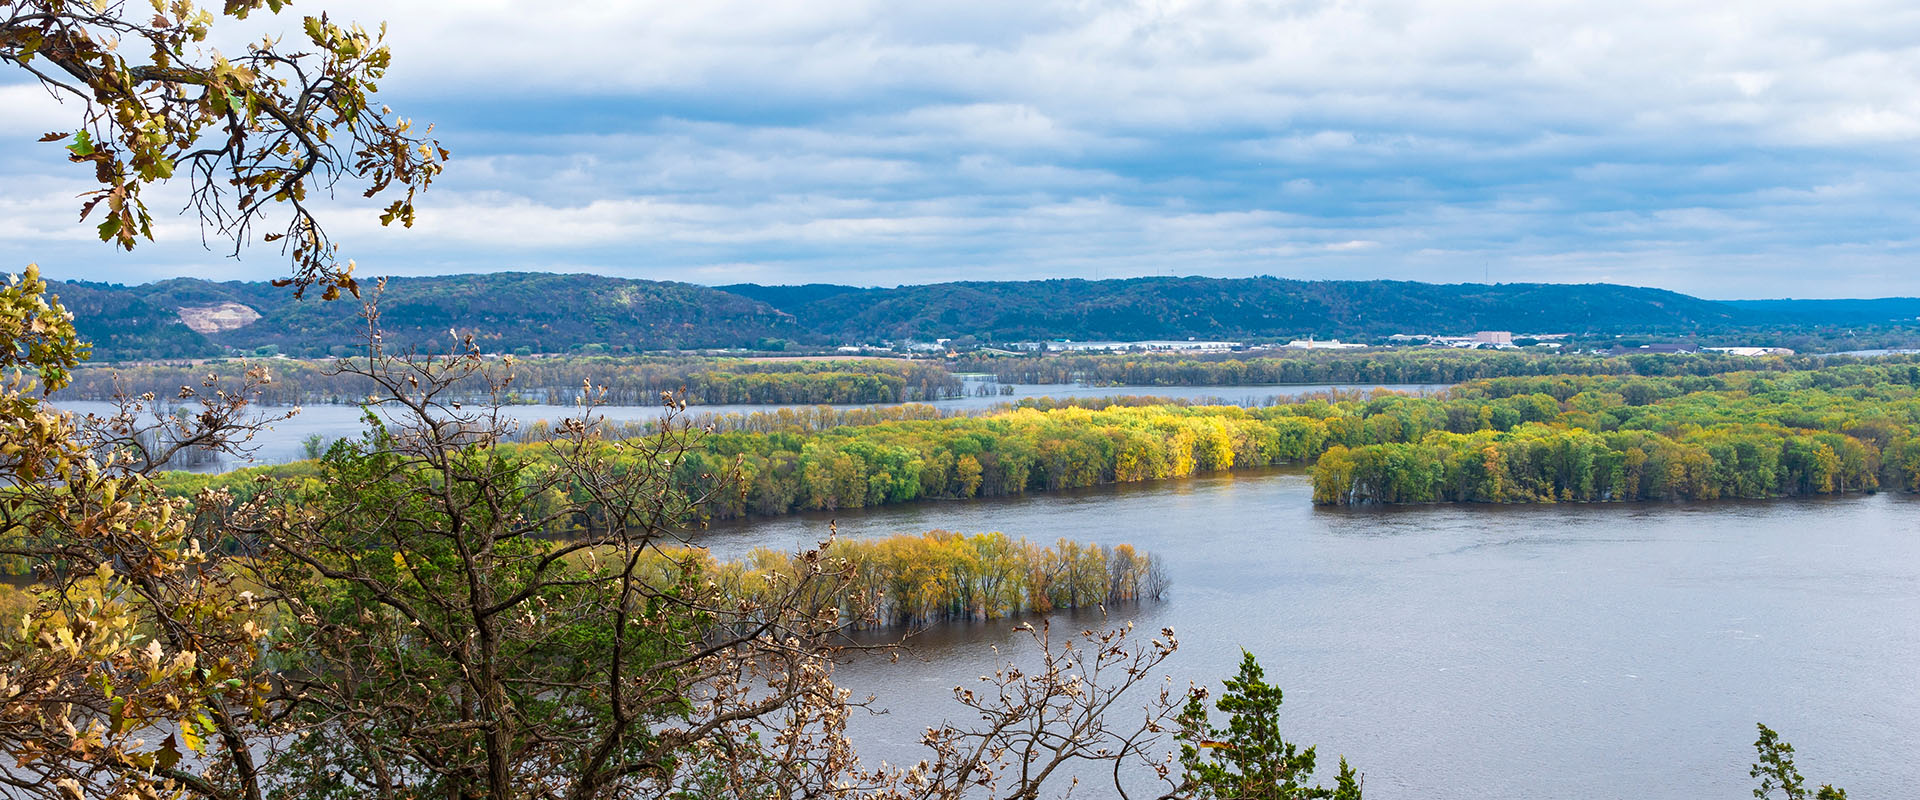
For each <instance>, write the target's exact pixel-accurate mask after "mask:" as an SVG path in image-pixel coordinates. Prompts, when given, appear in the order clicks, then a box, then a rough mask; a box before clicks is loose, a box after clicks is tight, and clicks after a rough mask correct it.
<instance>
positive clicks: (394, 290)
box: [57, 273, 1920, 360]
mask: <svg viewBox="0 0 1920 800" xmlns="http://www.w3.org/2000/svg"><path fill="white" fill-rule="evenodd" d="M57 291H58V292H59V293H60V294H61V295H62V296H63V297H65V298H66V299H67V301H68V302H69V304H71V305H72V306H73V308H74V310H75V312H76V314H77V315H78V317H79V323H80V325H81V328H82V330H83V331H84V332H85V333H86V334H87V335H88V336H90V337H91V338H92V340H93V341H94V342H95V343H96V352H97V356H96V357H97V358H100V359H102V360H121V359H135V358H178V357H190V356H214V355H222V354H225V353H228V352H230V351H232V350H240V351H255V350H258V349H260V348H264V347H273V348H277V349H278V351H279V352H282V353H286V354H289V355H301V356H314V355H325V354H327V353H328V352H330V351H332V352H344V348H346V347H348V346H351V345H352V344H353V343H354V342H356V341H358V340H359V338H360V337H361V336H363V335H364V334H363V333H362V332H363V331H364V322H363V321H362V320H361V319H360V318H359V305H358V304H356V303H353V302H351V301H344V302H335V303H325V302H322V301H320V300H318V299H314V298H309V299H307V300H300V301H296V300H294V299H293V297H292V294H291V293H290V292H288V291H286V290H284V289H278V288H275V287H273V286H272V285H270V284H268V283H266V282H225V283H215V282H211V281H203V280H197V279H191V278H177V279H172V280H166V281H160V282H157V283H151V284H145V285H141V286H118V285H112V284H101V283H66V284H61V285H59V287H58V289H57ZM380 308H381V315H382V323H383V325H384V328H385V331H386V341H387V342H388V343H389V344H400V345H403V346H405V345H426V346H432V347H444V346H445V345H446V343H447V342H448V341H449V335H448V331H449V330H457V331H459V332H461V333H462V334H463V335H464V334H466V333H473V334H474V335H475V336H477V337H478V339H479V341H480V343H481V345H482V347H484V348H485V349H487V350H488V351H490V352H512V351H514V350H519V349H525V350H530V351H533V352H543V353H551V352H572V351H576V350H579V349H581V348H583V347H585V348H588V349H590V350H608V351H614V352H625V351H635V350H661V349H675V348H714V347H748V348H755V347H758V348H778V347H780V346H781V343H782V342H783V341H793V342H800V343H804V344H809V345H838V344H848V343H860V342H880V341H899V340H902V339H923V340H924V339H933V338H938V337H955V338H958V337H963V336H973V337H976V338H978V339H980V340H981V341H991V342H1010V341H1020V340H1033V339H1062V338H1064V339H1077V340H1083V341H1084V340H1097V339H1118V340H1136V339H1184V338H1187V337H1196V338H1203V339H1235V340H1272V339H1287V338H1293V337H1304V336H1308V335H1312V336H1317V337H1320V338H1333V337H1345V338H1349V339H1354V338H1359V339H1376V338H1378V337H1382V336H1385V335H1388V334H1392V333H1401V332H1407V333H1434V334H1448V333H1461V332H1469V331H1474V330H1511V331H1517V332H1535V333H1573V334H1614V333H1624V334H1644V335H1651V336H1673V335H1690V334H1699V333H1713V332H1720V333H1725V332H1729V331H1752V330H1757V329H1759V328H1763V327H1764V328H1769V329H1772V330H1774V332H1775V333H1777V332H1778V331H1779V329H1781V328H1782V327H1783V326H1785V327H1792V326H1812V325H1862V326H1872V325H1885V324H1889V323H1891V322H1893V321H1895V320H1901V319H1905V320H1909V321H1910V320H1911V319H1912V317H1913V316H1915V315H1920V301H1916V300H1904V299H1885V300H1760V301H1737V302H1731V303H1722V302H1714V301H1709V300H1702V299H1700V298H1697V297H1690V296H1687V295H1683V294H1677V293H1674V292H1668V291H1663V290H1659V289H1644V288H1636V287H1630V286H1616V285H1610V284H1582V285H1569V284H1497V285H1484V284H1427V283H1414V282H1408V281H1295V280H1284V279H1278V278H1244V279H1219V278H1195V277H1188V278H1135V279H1128V280H1108V281H1084V280H1045V281H1023V282H1015V281H1000V282H978V281H966V282H958V283H943V284H933V285H927V286H901V287H896V288H891V289H869V288H859V287H853V286H836V285H830V284H808V285H802V286H759V285H755V284H740V285H734V286H725V287H706V286H696V285H693V284H686V283H669V282H660V281H646V280H631V279H624V278H609V277H603V276H597V275H554V274H547V273H492V274H485V275H451V276H440V277H431V278H395V279H393V280H391V281H390V282H389V283H388V285H387V288H386V292H385V295H384V297H383V298H382V299H381V303H380ZM183 318H184V319H185V320H186V323H191V327H189V324H186V323H183V321H182V320H183Z"/></svg>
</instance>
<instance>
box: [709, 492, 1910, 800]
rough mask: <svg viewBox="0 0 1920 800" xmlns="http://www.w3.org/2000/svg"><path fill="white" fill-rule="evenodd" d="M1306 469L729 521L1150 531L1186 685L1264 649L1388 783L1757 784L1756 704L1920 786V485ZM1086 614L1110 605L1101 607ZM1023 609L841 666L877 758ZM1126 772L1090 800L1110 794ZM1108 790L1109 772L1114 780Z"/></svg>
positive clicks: (1830, 765)
mask: <svg viewBox="0 0 1920 800" xmlns="http://www.w3.org/2000/svg"><path fill="white" fill-rule="evenodd" d="M1310 494H1311V492H1310V486H1309V482H1308V479H1307V477H1306V475H1305V474H1304V473H1303V472H1301V471H1298V470H1291V471H1289V470H1273V471H1264V472H1257V473H1236V474H1232V475H1216V476H1209V477H1199V478H1193V479H1187V480H1178V481H1166V482H1159V483H1153V484H1142V485H1133V486H1123V487H1102V488H1097V489H1093V490H1086V491H1078V492H1069V493H1060V494H1049V495H1034V496H1027V497H1019V498H1010V499H1003V500H989V501H970V502H965V503H960V502H946V503H941V502H927V503H917V504H912V505H907V506H899V507H890V508H880V509H869V510H864V511H855V512H839V513H837V514H833V515H825V514H806V515H797V516H792V517H785V518H778V519H772V520H766V521H759V522H745V523H733V524H726V525H717V526H715V527H714V528H712V529H709V530H707V531H705V532H701V533H698V534H696V535H695V536H694V541H695V543H698V544H703V545H706V546H708V547H710V548H712V549H713V550H714V551H715V552H716V554H717V555H721V556H732V555H737V554H739V553H742V552H745V551H746V550H747V549H750V548H752V547H757V546H765V547H775V548H783V549H792V548H796V547H803V546H807V545H809V544H811V543H812V542H814V541H815V540H817V539H818V538H819V537H821V536H823V535H824V534H825V532H826V527H827V523H828V520H829V519H830V518H837V522H838V526H839V532H840V535H841V536H846V537H878V536H884V535H888V534H891V533H895V532H922V531H926V530H929V529H933V528H944V529H948V530H957V531H966V532H977V531H987V530H998V531H1005V532H1007V533H1009V534H1013V535H1018V536H1025V537H1027V538H1029V539H1032V540H1037V541H1043V542H1051V541H1052V540H1054V539H1056V538H1059V537H1068V538H1071V539H1075V540H1080V541H1085V542H1101V543H1107V544H1118V543H1121V542H1130V543H1132V544H1134V545H1136V546H1140V547H1144V548H1146V549H1148V550H1150V551H1152V552H1154V553H1157V554H1159V555H1160V556H1161V557H1162V558H1164V559H1165V560H1166V566H1167V569H1168V571H1169V573H1170V575H1171V577H1172V579H1173V591H1172V594H1171V596H1170V597H1169V598H1168V599H1167V600H1165V601H1162V602H1159V603H1152V604H1147V605H1143V606H1138V607H1132V608H1127V609H1122V610H1119V611H1116V612H1115V613H1114V614H1113V617H1112V619H1113V621H1114V622H1116V623H1117V622H1119V621H1122V620H1131V621H1133V622H1135V624H1136V626H1137V628H1138V629H1140V630H1142V631H1143V632H1144V631H1155V630H1158V629H1160V628H1161V627H1163V626H1170V627H1172V628H1174V629H1175V631H1176V632H1177V633H1178V635H1179V638H1180V640H1181V647H1180V651H1179V652H1178V653H1177V654H1176V655H1175V656H1174V657H1173V658H1172V659H1171V660H1170V661H1169V662H1168V663H1167V665H1166V667H1167V671H1168V673H1169V674H1170V675H1171V676H1172V678H1173V679H1174V680H1175V681H1176V683H1177V684H1178V685H1181V686H1184V685H1186V683H1187V682H1188V681H1195V682H1202V683H1209V684H1212V685H1213V686H1214V687H1215V690H1216V692H1217V691H1218V682H1219V679H1220V678H1221V677H1224V676H1226V675H1229V674H1231V672H1232V671H1233V670H1234V669H1235V668H1236V667H1237V665H1238V662H1239V658H1240V650H1241V649H1242V648H1245V649H1246V650H1248V651H1250V652H1252V653H1254V654H1255V655H1256V656H1258V657H1259V659H1260V661H1261V663H1262V664H1263V665H1264V666H1265V667H1266V670H1267V677H1268V680H1269V681H1271V682H1273V683H1276V684H1278V685H1280V686H1281V687H1282V688H1284V689H1285V691H1286V704H1285V706H1284V708H1283V710H1282V719H1283V724H1284V726H1285V728H1284V729H1285V731H1286V732H1287V733H1288V735H1289V738H1290V739H1291V740H1293V741H1296V742H1300V743H1317V744H1318V745H1319V746H1320V758H1321V764H1322V773H1321V774H1322V775H1323V776H1324V777H1327V779H1328V780H1329V781H1330V776H1331V774H1332V768H1333V765H1334V764H1337V763H1338V761H1337V760H1338V757H1339V756H1340V755H1342V754H1344V755H1345V756H1346V757H1347V758H1348V759H1349V760H1350V761H1351V762H1352V763H1353V764H1354V765H1355V766H1356V767H1357V768H1359V769H1360V770H1361V771H1362V772H1364V773H1365V778H1366V792H1367V796H1368V797H1369V798H1372V799H1373V800H1429V799H1431V798H1463V800H1464V799H1465V798H1476V799H1477V798H1513V799H1514V800H1540V799H1542V798H1636V799H1639V798H1676V799H1677V798H1689V799H1691V798H1712V797H1719V798H1737V797H1748V796H1750V791H1751V788H1752V786H1753V782H1752V780H1751V779H1750V778H1748V776H1747V768H1748V765H1749V764H1750V763H1751V762H1752V760H1753V751H1752V746H1751V745H1752V742H1753V740H1754V739H1755V736H1756V731H1755V728H1754V723H1755V722H1765V723H1767V724H1768V725H1769V726H1771V727H1773V728H1775V729H1776V730H1779V731H1780V732H1781V733H1782V735H1783V737H1784V738H1786V739H1787V740H1788V741H1790V742H1792V743H1793V744H1794V745H1795V746H1796V747H1797V748H1798V753H1797V755H1798V761H1799V766H1800V768H1801V771H1802V772H1803V773H1805V774H1806V775H1807V776H1808V777H1809V779H1810V782H1811V783H1813V784H1814V785H1818V784H1819V783H1821V782H1834V783H1838V784H1840V785H1841V786H1843V787H1844V788H1846V789H1847V790H1848V791H1849V795H1850V796H1852V797H1855V798H1862V799H1865V798H1905V797H1913V796H1915V793H1916V789H1915V787H1920V758H1916V756H1920V536H1917V535H1916V533H1920V516H1916V513H1915V512H1917V511H1920V500H1915V499H1913V498H1910V497H1906V496H1900V495H1894V494H1880V495H1874V496H1852V497H1841V498H1827V499H1810V500H1782V501H1773V502H1720V503H1697V504H1643V505H1557V506H1532V507H1488V506H1428V507H1411V508H1394V509H1361V510H1330V509H1321V508H1315V507H1313V506H1312V505H1311V503H1310V502H1309V498H1310ZM1076 624H1085V623H1084V622H1079V623H1076ZM994 645H998V646H1000V647H1001V649H1002V650H1006V651H1009V652H1018V651H1019V647H1020V646H1021V645H1020V642H1019V640H1018V639H1017V637H1016V635H1015V634H1013V633H1012V632H1011V623H995V624H976V625H968V626H959V627H949V628H942V629H937V630H934V631H930V632H928V633H925V634H922V635H920V636H917V637H915V638H914V639H913V640H912V642H911V643H910V644H909V645H908V652H907V654H906V656H905V657H903V658H902V659H901V660H900V662H899V663H898V664H889V663H887V662H886V661H885V660H883V659H878V658H862V659H855V660H854V661H853V662H852V663H850V664H848V665H846V666H845V667H843V668H842V669H841V671H840V673H839V675H840V678H841V680H842V682H843V683H844V684H845V685H847V686H848V687H850V688H852V689H854V690H855V692H856V694H860V695H865V694H868V693H871V694H873V695H876V696H877V698H878V704H879V705H880V706H882V707H885V708H886V709H888V712H889V713H887V714H885V715H883V716H873V717H868V716H863V715H856V718H855V720H854V724H853V727H854V733H855V735H856V736H857V737H858V739H859V741H860V742H861V744H862V750H863V753H865V754H866V755H867V757H868V758H872V759H886V760H889V761H893V762H895V763H900V762H907V761H912V760H917V759H918V758H919V753H918V751H917V750H916V748H915V746H914V745H913V742H914V741H916V740H917V738H918V734H919V732H920V730H921V729H922V728H923V727H924V726H925V725H927V724H929V723H931V722H934V721H936V720H937V719H938V718H939V717H941V716H942V715H945V714H952V713H955V712H956V711H957V710H958V707H957V706H956V705H955V704H954V703H953V702H952V701H951V700H950V699H949V697H950V691H949V690H950V689H951V687H953V686H955V685H957V684H960V683H971V682H974V681H975V680H976V679H977V678H978V676H980V675H983V674H987V673H990V672H991V671H992V670H993V667H994V665H995V664H997V663H998V661H999V658H1000V657H999V656H998V655H996V653H995V652H994V651H993V650H992V649H991V648H992V646H994ZM1101 788H1102V787H1100V786H1097V785H1096V786H1090V787H1083V788H1082V789H1081V790H1080V792H1078V793H1077V794H1076V796H1085V797H1104V796H1107V795H1108V794H1110V792H1102V791H1100V789H1101ZM1089 789H1091V790H1092V791H1089Z"/></svg>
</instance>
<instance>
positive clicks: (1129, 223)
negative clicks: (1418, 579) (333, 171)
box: [0, 0, 1920, 299]
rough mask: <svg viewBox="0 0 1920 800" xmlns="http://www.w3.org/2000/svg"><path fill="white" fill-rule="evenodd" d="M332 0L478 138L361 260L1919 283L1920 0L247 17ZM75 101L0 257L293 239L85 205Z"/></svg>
mask: <svg viewBox="0 0 1920 800" xmlns="http://www.w3.org/2000/svg"><path fill="white" fill-rule="evenodd" d="M322 9H324V10H326V11H328V12H329V14H331V15H332V17H333V18H334V19H336V20H344V19H352V20H359V21H362V22H366V23H369V24H372V23H374V22H377V21H380V20H385V21H386V23H387V26H388V27H387V30H388V41H389V43H390V44H391V45H392V47H393V50H394V53H395V66H394V68H393V70H392V72H391V74H390V75H389V78H388V80H387V81H386V82H385V84H384V85H383V86H382V87H381V89H382V91H381V93H380V95H379V99H380V100H381V101H382V102H384V103H386V104H388V105H390V106H392V107H393V108H394V109H395V110H396V111H399V112H400V113H402V114H403V115H406V116H410V117H413V118H415V119H417V120H419V121H421V122H432V123H433V124H434V125H435V129H434V130H435V133H436V134H437V135H438V137H439V138H440V140H441V141H442V143H443V144H445V145H446V146H447V147H449V148H450V149H451V150H452V151H453V153H454V158H453V161H452V162H450V164H449V166H448V168H447V172H446V174H445V175H444V176H443V177H442V179H441V181H440V182H439V183H437V184H436V185H435V186H434V187H433V189H432V190H430V191H429V192H428V193H427V194H426V195H424V196H423V198H422V203H421V208H422V211H421V219H420V223H419V224H418V225H417V226H416V227H414V228H413V229H412V230H404V231H403V230H387V229H382V228H380V227H379V226H378V225H377V224H376V223H375V222H374V221H373V214H371V213H369V212H368V211H367V209H366V208H365V207H364V206H357V205H355V204H353V203H346V202H343V203H341V204H340V207H339V208H336V209H333V211H334V212H335V213H334V214H332V215H331V218H329V219H327V220H326V222H328V224H329V225H330V227H331V228H332V230H333V232H334V234H335V236H336V238H338V239H339V240H340V241H342V243H343V245H344V248H343V253H344V255H345V256H347V257H351V258H353V259H355V260H356V261H357V262H358V264H359V265H360V266H359V274H362V275H384V274H394V275H408V274H447V273H460V272H489V271H498V270H539V271H554V272H594V273H601V274H608V275H618V276H624V277H634V278H648V279H656V280H678V281H689V282H694V283H703V284H715V285H718V284H727V283H736V282H757V283H811V282H833V283H847V284H856V285H868V286H875V285H877V286H892V285H897V284H906V283H930V282H938V281H947V280H963V279H964V280H1021V279H1032V278H1051V277H1065V278H1118V277H1134V276H1144V275H1169V274H1173V275H1208V276H1220V277H1241V276H1253V275H1273V276H1278V277H1286V278H1300V279H1375V278H1388V279H1399V280H1419V281H1430V282H1441V283H1459V282H1483V281H1493V282H1571V283H1585V282H1610V283H1625V284H1632V285H1640V286H1655V287H1660V288H1666V289H1672V290H1676V291H1681V292H1686V293H1690V294H1696V295H1700V296H1704V297H1711V298H1723V299H1724V298H1753V297H1878V296H1889V295H1920V269H1916V268H1915V267H1916V264H1920V262H1917V261H1916V255H1920V225H1916V223H1917V222H1920V219H1916V218H1917V217H1920V5H1916V4H1913V3H1911V2H1904V3H1903V2H1864V1H1863V2H1849V1H1848V0H1829V1H1828V2H1822V3H1806V2H1790V3H1789V2H1772V1H1771V0H1744V1H1743V2H1693V3H1688V2H1674V1H1673V0H1660V1H1658V2H1640V1H1639V0H1609V2H1585V3H1541V2H1539V1H1538V0H1525V1H1524V2H1505V1H1504V0H1498V1H1496V0H1445V2H1425V1H1420V0H1401V1H1382V2H1339V1H1337V0H1335V1H1331V2H1273V3H1259V2H1248V3H1242V2H1049V1H1048V0H1016V1H1014V2H1001V1H1000V0H967V2H960V3H949V2H935V1H932V0H916V1H915V2H910V3H899V2H895V3H880V2H850V1H847V0H807V2H797V3H781V2H769V1H768V0H759V1H758V2H730V0H702V1H701V2H685V1H684V0H681V1H680V2H665V3H656V2H617V3H608V2H605V1H604V0H600V1H599V2H591V3H589V2H574V0H543V1H542V2H538V3H529V2H506V1H505V0H461V2H424V1H414V0H409V1H408V2H403V3H389V2H371V1H366V2H335V3H316V2H309V1H308V0H299V1H298V2H296V4H295V5H294V6H293V7H292V8H291V9H290V10H289V11H288V12H287V13H286V14H285V15H283V16H282V17H280V18H278V19H270V20H268V21H267V22H264V23H258V21H257V20H256V21H254V22H256V23H258V24H261V25H264V26H265V27H264V28H262V29H263V30H283V31H287V32H293V31H297V29H298V14H301V13H317V12H318V11H319V10H322ZM75 113H77V112H76V110H75V109H73V108H72V107H70V106H69V107H63V106H61V105H59V104H56V103H55V102H54V101H52V100H51V99H49V98H48V97H47V95H46V93H45V92H43V91H41V90H39V89H38V88H36V87H34V86H32V85H31V84H29V83H27V82H25V80H24V79H23V76H21V75H18V74H11V75H10V74H4V73H0V142H4V143H5V144H4V145H0V185H4V186H5V187H7V191H5V192H4V193H0V271H5V272H11V271H14V270H15V269H17V267H18V266H23V265H24V264H25V263H26V262H29V261H37V262H39V263H40V264H41V266H42V268H43V269H44V270H45V271H46V272H47V273H48V274H49V275H52V276H56V277H66V278H80V279H89V280H106V281H115V282H122V283H139V282H144V281H148V280H154V279H159V278H164V277H171V276H176V275H192V276H199V277H206V278H213V279H223V280H224V279H249V280H262V279H267V278H272V277H276V276H278V275H280V274H282V273H283V272H284V271H285V269H286V263H285V261H284V259H282V258H281V257H280V255H279V253H278V251H277V250H276V249H275V248H274V247H273V246H260V245H256V246H253V247H251V248H248V249H246V250H245V251H244V252H243V254H242V258H240V259H237V260H236V259H233V258H230V257H229V254H230V248H229V247H226V246H223V245H222V244H221V243H219V242H217V241H216V242H215V243H214V244H213V245H212V247H211V249H209V248H207V247H203V246H202V240H201V236H200V233H199V231H198V228H197V225H196V224H195V223H194V222H193V221H192V220H190V219H186V218H179V219H174V218H171V217H169V219H168V220H166V222H165V224H163V225H161V226H160V227H159V230H158V231H157V235H158V236H159V238H160V241H158V242H155V243H152V244H149V245H146V246H143V247H142V248H141V249H140V250H138V251H136V252H133V253H125V252H121V251H118V250H113V249H111V248H109V247H108V246H107V245H105V244H102V243H99V242H98V241H94V240H92V238H91V237H92V230H91V226H90V225H80V224H76V222H75V220H76V218H77V210H78V206H77V201H76V200H74V199H73V198H74V195H76V194H77V193H79V192H81V191H83V190H85V189H87V188H88V187H89V179H90V175H89V172H88V171H87V170H86V169H85V168H83V167H81V166H78V165H72V164H69V163H67V162H66V161H65V160H64V158H62V157H61V156H62V155H64V154H63V153H62V152H61V151H60V150H59V148H58V146H57V145H53V144H37V143H35V142H34V140H35V139H36V138H37V137H38V135H39V134H40V133H41V132H44V131H48V130H59V129H61V128H62V124H61V122H62V120H71V119H72V118H73V115H74V114H75ZM66 127H71V123H70V122H68V123H67V125H66ZM182 190H183V187H180V186H170V187H164V188H163V189H161V190H160V191H158V192H156V194H155V197H156V198H157V199H159V200H160V202H157V203H156V208H157V209H159V210H162V211H165V212H167V213H169V214H170V213H171V210H172V209H173V208H176V207H178V203H177V198H178V197H180V196H182ZM347 194H355V193H354V192H351V191H349V192H347ZM166 198H175V199H174V201H172V202H167V201H166Z"/></svg>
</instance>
